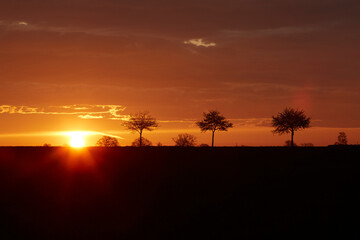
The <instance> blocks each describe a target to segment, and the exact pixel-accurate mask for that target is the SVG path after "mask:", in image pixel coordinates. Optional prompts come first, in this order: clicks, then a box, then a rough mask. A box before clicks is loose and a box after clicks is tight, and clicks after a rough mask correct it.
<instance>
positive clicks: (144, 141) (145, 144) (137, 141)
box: [131, 137, 152, 147]
mask: <svg viewBox="0 0 360 240" xmlns="http://www.w3.org/2000/svg"><path fill="white" fill-rule="evenodd" d="M140 144H141V145H140ZM131 146H133V147H141V146H142V147H150V146H152V142H150V141H149V140H148V139H146V138H144V137H141V140H140V138H137V139H135V140H134V141H133V142H132V143H131Z"/></svg>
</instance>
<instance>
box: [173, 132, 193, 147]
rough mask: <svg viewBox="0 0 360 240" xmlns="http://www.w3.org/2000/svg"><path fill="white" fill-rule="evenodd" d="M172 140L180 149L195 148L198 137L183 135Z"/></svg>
mask: <svg viewBox="0 0 360 240" xmlns="http://www.w3.org/2000/svg"><path fill="white" fill-rule="evenodd" d="M172 140H173V141H174V142H175V146H178V147H195V145H196V137H195V136H193V135H191V134H188V133H181V134H179V135H178V136H177V138H173V139H172Z"/></svg>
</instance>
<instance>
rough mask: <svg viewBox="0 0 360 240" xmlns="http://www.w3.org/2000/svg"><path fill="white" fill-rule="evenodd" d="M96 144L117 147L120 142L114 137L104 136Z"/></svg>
mask: <svg viewBox="0 0 360 240" xmlns="http://www.w3.org/2000/svg"><path fill="white" fill-rule="evenodd" d="M96 146H99V147H117V146H119V142H118V140H117V139H116V138H114V137H109V136H102V137H101V138H100V139H99V140H98V141H97V142H96Z"/></svg>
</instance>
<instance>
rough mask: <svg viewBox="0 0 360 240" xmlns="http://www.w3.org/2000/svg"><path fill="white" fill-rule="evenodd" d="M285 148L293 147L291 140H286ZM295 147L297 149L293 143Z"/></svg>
mask: <svg viewBox="0 0 360 240" xmlns="http://www.w3.org/2000/svg"><path fill="white" fill-rule="evenodd" d="M284 146H285V147H292V145H291V140H286V141H285V145H284ZM293 146H294V147H297V144H296V143H293Z"/></svg>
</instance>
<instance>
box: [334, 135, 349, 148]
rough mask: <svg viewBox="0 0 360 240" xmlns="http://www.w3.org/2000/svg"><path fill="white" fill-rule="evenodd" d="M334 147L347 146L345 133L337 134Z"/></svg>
mask: <svg viewBox="0 0 360 240" xmlns="http://www.w3.org/2000/svg"><path fill="white" fill-rule="evenodd" d="M335 145H347V136H346V133H345V132H339V136H338V141H337V142H336V143H335Z"/></svg>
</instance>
